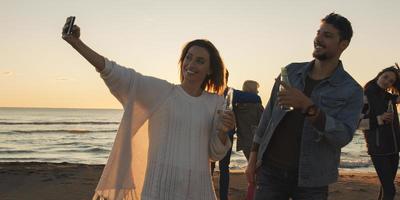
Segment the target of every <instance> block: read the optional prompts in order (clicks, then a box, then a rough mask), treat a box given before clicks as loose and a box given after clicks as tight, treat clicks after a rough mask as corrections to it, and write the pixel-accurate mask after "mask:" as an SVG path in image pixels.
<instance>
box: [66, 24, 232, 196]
mask: <svg viewBox="0 0 400 200" xmlns="http://www.w3.org/2000/svg"><path fill="white" fill-rule="evenodd" d="M67 29H68V24H66V25H65V26H64V28H63V34H62V37H63V39H64V40H65V41H67V42H68V43H69V44H70V45H71V46H72V47H73V48H74V49H76V50H77V51H78V52H79V53H80V54H81V55H82V56H83V57H84V58H85V59H86V60H88V61H89V62H90V63H91V64H92V65H93V66H94V67H95V68H96V70H97V71H98V72H99V73H100V75H101V77H102V78H103V79H104V82H105V83H106V85H107V87H108V88H109V89H110V91H111V93H112V94H113V95H114V96H115V97H116V98H117V99H118V101H119V102H120V103H121V104H122V105H123V108H124V114H123V117H122V120H121V123H120V126H119V129H118V132H117V135H116V139H115V142H114V145H113V147H112V150H111V154H110V156H109V158H108V161H107V164H106V166H105V168H104V171H103V174H102V176H101V178H100V181H99V184H98V186H97V188H96V192H95V195H94V197H93V199H107V200H112V199H142V200H160V199H177V200H178V199H199V200H200V199H207V200H209V199H216V196H215V192H214V188H213V186H212V180H211V176H210V170H209V160H219V159H222V158H223V157H224V156H225V154H226V152H227V151H228V149H229V148H230V146H231V143H230V141H229V140H228V138H227V135H226V132H227V131H228V130H231V129H233V127H234V124H235V121H234V116H233V113H232V112H231V111H225V110H224V111H222V110H223V109H224V108H223V104H224V98H223V97H222V96H221V95H220V94H221V93H222V91H223V90H224V87H225V83H224V71H225V67H224V64H223V61H222V59H221V57H220V55H219V52H218V50H217V49H216V48H215V47H214V45H213V44H212V43H211V42H209V41H207V40H194V41H191V42H189V43H188V44H186V46H185V47H184V48H183V50H182V54H181V56H180V59H179V66H180V79H181V84H179V85H174V84H171V83H169V82H167V81H164V80H161V79H158V78H154V77H149V76H144V75H142V74H140V73H138V72H136V71H135V70H133V69H131V68H126V67H123V66H120V65H118V64H117V63H115V62H113V61H109V60H108V59H107V58H105V57H103V56H101V55H99V54H98V53H96V52H95V51H93V50H92V49H90V48H89V47H88V46H86V45H85V44H84V43H83V42H82V41H81V40H80V38H79V37H80V29H79V27H78V26H76V25H74V26H73V28H72V31H71V32H70V33H68V32H67ZM141 127H142V128H141Z"/></svg>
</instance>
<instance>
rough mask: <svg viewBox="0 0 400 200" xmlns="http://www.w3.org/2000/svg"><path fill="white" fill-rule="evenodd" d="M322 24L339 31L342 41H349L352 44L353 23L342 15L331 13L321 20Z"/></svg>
mask: <svg viewBox="0 0 400 200" xmlns="http://www.w3.org/2000/svg"><path fill="white" fill-rule="evenodd" d="M321 22H324V23H327V24H331V25H332V26H334V27H335V28H336V29H338V30H339V35H340V41H342V40H348V41H349V42H350V40H351V37H353V28H352V27H351V23H350V21H349V20H347V18H346V17H343V16H342V15H339V14H336V13H334V12H333V13H331V14H329V15H327V16H326V17H325V18H323V19H322V20H321Z"/></svg>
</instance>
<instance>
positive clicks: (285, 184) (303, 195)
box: [254, 161, 328, 200]
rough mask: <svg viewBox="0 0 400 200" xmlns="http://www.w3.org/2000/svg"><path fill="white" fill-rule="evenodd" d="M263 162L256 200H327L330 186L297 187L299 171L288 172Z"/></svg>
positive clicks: (258, 176)
mask: <svg viewBox="0 0 400 200" xmlns="http://www.w3.org/2000/svg"><path fill="white" fill-rule="evenodd" d="M267 163H268V161H265V162H263V165H262V166H261V167H260V168H259V169H258V171H257V174H256V193H255V196H254V200H289V198H292V199H293V200H326V199H328V186H324V187H299V186H297V182H298V181H297V180H298V178H297V176H298V172H297V170H293V171H288V170H283V169H280V168H278V167H275V166H271V165H270V164H267Z"/></svg>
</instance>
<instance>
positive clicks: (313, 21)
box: [0, 0, 400, 108]
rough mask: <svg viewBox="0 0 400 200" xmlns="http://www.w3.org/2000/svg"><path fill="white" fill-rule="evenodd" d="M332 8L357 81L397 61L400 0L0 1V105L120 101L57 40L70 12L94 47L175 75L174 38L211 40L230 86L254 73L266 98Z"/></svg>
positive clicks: (142, 68) (305, 54)
mask: <svg viewBox="0 0 400 200" xmlns="http://www.w3.org/2000/svg"><path fill="white" fill-rule="evenodd" d="M330 12H337V13H339V14H341V15H343V16H345V17H347V18H348V19H349V20H350V21H351V23H352V25H353V29H354V36H353V39H352V41H351V43H350V46H349V48H348V49H347V50H346V51H345V52H344V54H343V55H342V58H341V59H342V61H343V63H344V66H345V69H346V70H347V71H348V72H349V73H350V74H352V75H353V77H354V78H355V79H356V80H357V81H358V82H359V83H360V84H361V85H364V84H365V83H366V82H367V81H368V80H370V79H372V78H373V77H374V76H375V75H376V73H377V72H378V71H380V70H381V69H383V68H384V67H388V66H390V65H393V64H394V62H400V1H399V0H385V1H378V0H375V1H373V0H354V1H353V0H352V1H345V0H342V1H320V0H319V1H317V0H304V1H288V0H276V1H268V0H260V1H252V0H247V1H244V0H229V1H228V0H219V1H218V0H212V1H211V0H210V1H208V0H205V1H204V0H203V1H188V0H186V1H184V0H182V1H175V0H164V1H161V0H160V1H150V0H147V1H146V0H139V1H136V0H135V1H134V0H132V1H122V0H115V1H103V0H90V1H83V0H81V1H78V0H71V1H65V0H64V1H60V0H37V1H30V0H26V1H23V0H0V24H1V28H0V30H1V31H0V55H1V60H2V62H1V63H0V107H52V108H121V106H120V105H119V103H118V102H117V100H115V99H114V97H113V96H112V95H111V94H110V92H109V91H108V89H107V88H106V87H105V85H104V83H103V82H102V80H101V79H100V77H99V75H98V74H97V72H96V71H95V70H94V68H93V67H92V66H91V65H90V64H89V63H88V62H87V61H86V60H85V59H84V58H83V57H81V56H80V55H79V54H78V53H77V52H76V51H75V50H74V49H73V48H72V47H71V46H69V45H68V44H67V43H66V42H64V41H63V40H62V38H61V28H62V26H63V24H64V22H65V19H66V17H68V16H70V15H74V16H76V17H77V19H76V24H77V25H79V26H80V27H81V35H82V36H81V38H82V40H83V41H84V42H86V44H88V45H89V46H90V47H91V48H93V49H94V50H96V51H97V52H98V53H100V54H101V55H103V56H105V57H108V58H110V59H112V60H115V61H117V62H118V63H119V64H122V65H125V66H128V67H132V68H134V69H135V70H137V71H138V72H141V73H142V74H146V75H151V76H156V77H159V78H162V79H166V80H168V81H170V82H173V83H179V73H178V65H177V63H178V58H179V55H180V51H181V48H182V46H183V45H184V44H185V43H186V42H188V41H190V40H193V39H197V38H206V39H209V40H210V41H212V42H213V43H214V44H215V46H216V47H217V48H218V49H219V51H220V53H221V55H222V57H223V59H224V61H225V64H226V66H227V67H228V69H229V71H230V81H229V83H230V84H229V85H230V86H233V87H235V88H238V89H241V86H242V83H243V82H244V81H245V80H248V79H252V80H256V81H258V82H259V83H260V85H261V87H260V95H261V97H262V99H263V102H264V105H265V103H266V102H267V100H268V97H269V95H270V90H271V86H272V84H273V81H274V78H275V77H276V76H277V75H278V73H279V71H280V68H281V67H282V66H285V65H287V64H289V63H291V62H302V61H310V60H311V59H312V56H311V53H312V50H313V38H314V36H315V34H316V31H317V29H318V27H319V24H320V19H321V18H323V17H324V16H325V15H327V14H329V13H330Z"/></svg>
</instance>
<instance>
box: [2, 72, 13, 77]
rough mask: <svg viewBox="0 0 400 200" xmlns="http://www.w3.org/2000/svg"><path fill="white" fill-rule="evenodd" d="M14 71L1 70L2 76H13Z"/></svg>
mask: <svg viewBox="0 0 400 200" xmlns="http://www.w3.org/2000/svg"><path fill="white" fill-rule="evenodd" d="M12 75H13V73H12V72H1V76H12Z"/></svg>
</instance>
